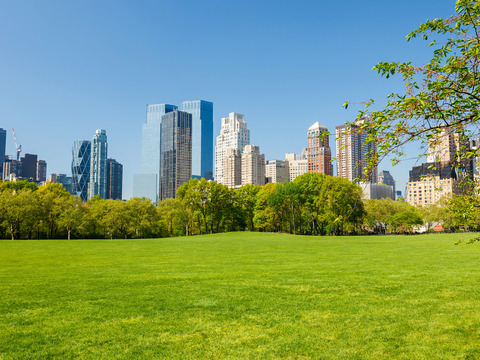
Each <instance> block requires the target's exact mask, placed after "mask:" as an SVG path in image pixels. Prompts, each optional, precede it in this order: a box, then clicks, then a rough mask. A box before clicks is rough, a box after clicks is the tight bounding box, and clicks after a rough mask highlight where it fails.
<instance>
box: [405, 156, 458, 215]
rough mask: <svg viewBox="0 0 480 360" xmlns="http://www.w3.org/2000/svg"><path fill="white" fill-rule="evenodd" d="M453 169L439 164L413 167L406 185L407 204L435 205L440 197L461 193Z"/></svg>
mask: <svg viewBox="0 0 480 360" xmlns="http://www.w3.org/2000/svg"><path fill="white" fill-rule="evenodd" d="M462 190H463V189H462V186H461V184H460V181H459V179H458V176H457V173H456V171H455V168H454V167H452V166H451V165H450V164H447V165H442V163H441V162H435V163H425V164H422V165H420V166H414V167H413V168H412V170H410V173H409V181H408V183H407V199H408V203H409V204H410V205H413V206H427V205H431V204H436V203H437V202H438V201H440V199H441V198H442V197H444V196H445V197H450V196H452V195H457V194H461V193H462Z"/></svg>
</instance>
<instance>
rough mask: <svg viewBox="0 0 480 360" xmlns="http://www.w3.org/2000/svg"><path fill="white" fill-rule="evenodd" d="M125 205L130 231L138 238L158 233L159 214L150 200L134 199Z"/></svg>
mask: <svg viewBox="0 0 480 360" xmlns="http://www.w3.org/2000/svg"><path fill="white" fill-rule="evenodd" d="M125 205H126V208H125V211H126V213H127V217H128V220H129V226H130V231H132V232H133V233H134V234H135V236H136V237H139V236H141V237H142V238H144V237H145V236H148V235H151V234H153V233H155V232H156V230H157V220H158V214H157V210H156V209H155V206H154V205H153V204H152V202H151V201H150V200H149V199H146V198H141V199H140V198H137V197H134V198H131V199H130V200H128V201H127V202H126V204H125Z"/></svg>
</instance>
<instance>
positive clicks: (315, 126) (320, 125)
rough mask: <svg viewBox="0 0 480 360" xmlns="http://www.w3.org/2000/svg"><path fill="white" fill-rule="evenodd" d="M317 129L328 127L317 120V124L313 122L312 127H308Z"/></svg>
mask: <svg viewBox="0 0 480 360" xmlns="http://www.w3.org/2000/svg"><path fill="white" fill-rule="evenodd" d="M315 129H327V127H326V126H324V125H322V124H320V123H319V122H318V121H317V122H316V123H315V124H313V125H312V126H310V127H309V128H308V130H315Z"/></svg>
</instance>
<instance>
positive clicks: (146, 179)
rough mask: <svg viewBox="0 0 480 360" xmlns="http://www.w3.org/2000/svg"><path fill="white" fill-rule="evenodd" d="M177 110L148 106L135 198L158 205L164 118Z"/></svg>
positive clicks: (143, 129)
mask: <svg viewBox="0 0 480 360" xmlns="http://www.w3.org/2000/svg"><path fill="white" fill-rule="evenodd" d="M174 110H177V107H176V106H175V105H169V104H151V105H147V122H146V123H145V124H143V125H142V159H141V174H136V175H134V178H133V196H135V197H140V198H142V197H145V198H147V199H150V200H151V201H152V202H153V203H154V204H156V203H157V201H158V197H159V191H160V150H161V149H160V133H161V125H160V124H161V122H162V116H163V115H165V114H167V113H169V112H171V111H174Z"/></svg>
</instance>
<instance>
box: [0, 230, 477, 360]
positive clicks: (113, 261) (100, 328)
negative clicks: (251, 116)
mask: <svg viewBox="0 0 480 360" xmlns="http://www.w3.org/2000/svg"><path fill="white" fill-rule="evenodd" d="M469 236H470V237H471V236H473V235H468V234H467V235H465V238H468V237H469ZM460 238H461V235H460V234H455V235H422V236H377V237H375V236H370V237H367V236H365V237H353V236H352V237H307V236H289V235H276V234H259V233H230V234H217V235H210V236H196V237H188V238H185V237H183V238H170V239H154V240H113V241H110V240H82V241H9V240H7V241H0V359H35V358H37V359H46V358H57V359H69V358H81V359H102V358H103V359H125V358H128V359H139V358H140V359H141V358H155V359H276V358H283V359H324V358H325V359H331V358H338V359H478V358H479V357H480V276H479V274H480V244H477V243H476V244H472V245H466V244H461V245H459V246H454V243H455V242H456V241H457V240H458V239H460Z"/></svg>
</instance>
